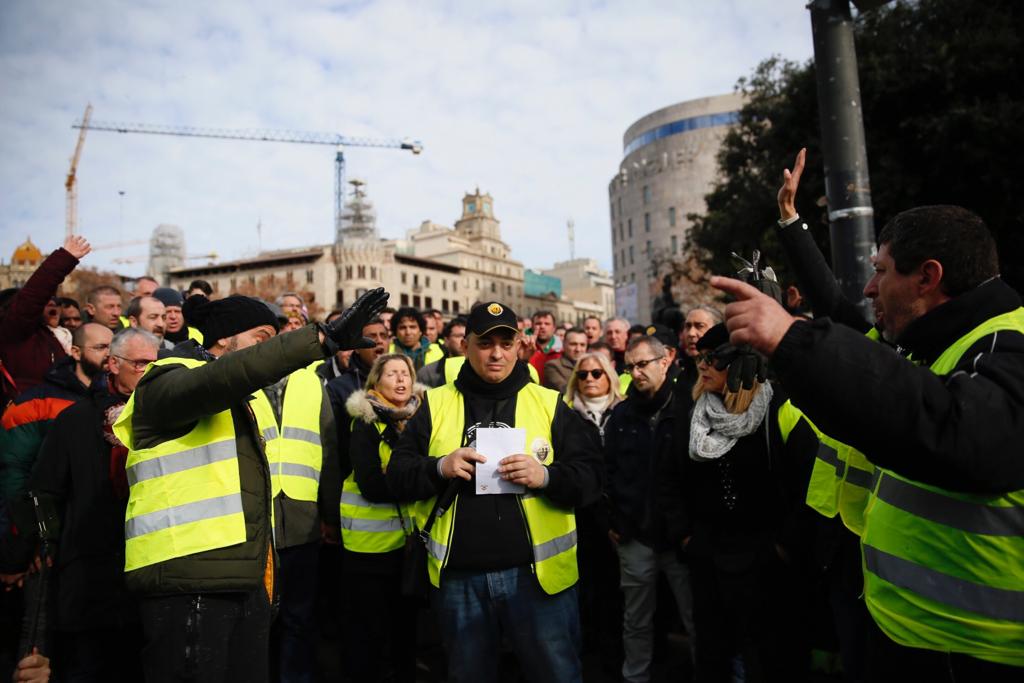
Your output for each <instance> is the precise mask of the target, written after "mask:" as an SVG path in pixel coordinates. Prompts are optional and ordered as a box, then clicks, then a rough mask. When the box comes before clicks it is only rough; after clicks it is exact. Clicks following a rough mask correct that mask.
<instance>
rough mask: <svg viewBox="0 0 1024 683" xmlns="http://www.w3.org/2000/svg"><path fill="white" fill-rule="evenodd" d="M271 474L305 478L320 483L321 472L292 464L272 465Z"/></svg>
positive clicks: (278, 463)
mask: <svg viewBox="0 0 1024 683" xmlns="http://www.w3.org/2000/svg"><path fill="white" fill-rule="evenodd" d="M270 473H271V474H274V475H278V474H284V475H288V476H289V477H305V478H307V479H312V480H313V481H315V482H317V483H320V471H319V470H317V469H316V468H315V467H310V466H309V465H296V464H295V463H291V462H272V463H270Z"/></svg>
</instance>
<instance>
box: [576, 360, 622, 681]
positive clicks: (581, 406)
mask: <svg viewBox="0 0 1024 683" xmlns="http://www.w3.org/2000/svg"><path fill="white" fill-rule="evenodd" d="M565 402H566V403H567V404H569V407H571V408H572V409H573V410H575V411H576V412H577V413H579V415H580V417H582V418H583V421H584V422H585V423H586V424H587V426H588V427H589V428H590V429H592V430H593V431H594V433H596V434H597V436H598V439H599V441H600V443H601V445H602V446H603V445H604V432H605V427H606V426H607V424H608V418H609V417H611V414H612V409H613V408H615V406H617V405H618V404H619V403H621V402H622V393H621V392H620V391H619V377H618V375H617V374H616V373H615V368H614V366H613V365H612V361H611V358H610V357H609V355H608V354H606V353H603V352H600V351H598V352H593V353H584V354H583V355H581V356H580V357H579V358H578V359H577V360H576V365H575V366H574V367H573V371H572V374H571V375H570V376H569V383H568V385H566V388H565ZM608 526H609V523H608V507H607V501H606V500H605V499H604V498H603V497H602V499H601V500H599V501H598V502H596V503H594V504H593V505H588V506H586V507H584V508H579V509H577V510H576V533H577V534H578V545H577V562H578V564H579V568H580V583H579V588H580V624H582V626H583V650H584V653H588V652H595V651H596V652H597V653H599V656H600V659H601V662H602V665H603V666H604V668H605V669H606V671H607V672H608V673H609V674H612V675H615V674H617V673H618V671H619V668H620V667H621V665H622V660H621V654H617V653H619V651H620V650H621V649H622V644H621V642H620V637H621V623H622V614H621V609H620V607H619V572H618V569H619V560H618V557H617V556H616V554H615V549H614V548H613V547H612V545H611V543H610V542H609V540H608V532H607V529H608Z"/></svg>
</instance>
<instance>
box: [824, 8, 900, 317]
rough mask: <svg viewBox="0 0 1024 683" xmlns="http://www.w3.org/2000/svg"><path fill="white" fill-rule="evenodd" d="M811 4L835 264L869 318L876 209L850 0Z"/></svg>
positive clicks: (844, 286)
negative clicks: (866, 288)
mask: <svg viewBox="0 0 1024 683" xmlns="http://www.w3.org/2000/svg"><path fill="white" fill-rule="evenodd" d="M888 1H889V0H854V4H855V5H856V6H857V9H858V10H860V11H867V10H870V9H874V8H875V7H879V6H881V5H884V4H886V2H888ZM807 9H809V10H810V12H811V30H812V31H813V33H814V65H815V72H816V74H817V80H818V111H819V114H820V119H821V141H822V152H823V155H824V159H825V197H826V199H827V200H828V220H829V236H830V238H831V243H832V270H833V272H834V273H835V276H836V280H838V282H839V288H840V289H841V290H842V292H843V294H844V295H845V296H846V298H847V299H849V300H850V301H855V302H858V305H859V307H860V308H861V310H862V311H863V313H864V315H865V316H866V317H867V318H868V319H871V318H872V317H873V313H872V310H871V307H870V305H868V301H867V300H866V299H865V298H864V294H863V292H864V286H865V285H866V284H867V282H868V280H869V279H870V278H871V272H872V267H871V254H872V252H873V250H874V245H875V228H874V209H873V208H872V206H871V183H870V180H869V177H868V155H867V148H866V146H865V142H864V117H863V114H862V110H861V104H860V81H859V78H858V76H857V52H856V49H855V48H854V44H853V18H852V16H851V14H850V1H849V0H811V2H810V3H809V4H808V5H807Z"/></svg>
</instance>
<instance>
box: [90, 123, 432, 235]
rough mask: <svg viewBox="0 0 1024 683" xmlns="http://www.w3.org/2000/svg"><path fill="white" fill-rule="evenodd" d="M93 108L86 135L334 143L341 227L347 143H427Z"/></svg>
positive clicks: (413, 146) (410, 146) (415, 146)
mask: <svg viewBox="0 0 1024 683" xmlns="http://www.w3.org/2000/svg"><path fill="white" fill-rule="evenodd" d="M88 113H89V110H87V111H86V116H85V117H83V118H82V120H81V121H78V122H76V123H75V124H74V125H73V126H72V128H79V129H81V131H82V135H83V137H84V135H85V131H86V130H100V131H109V132H114V133H144V134H147V135H173V136H178V137H192V138H215V139H220V140H249V141H256V142H291V143H297V144H304V145H331V146H333V147H335V149H336V151H335V155H334V229H335V231H337V230H338V229H339V228H340V227H341V213H342V209H343V208H344V202H345V153H344V148H345V147H379V148H384V149H405V150H409V151H410V152H412V153H413V154H419V153H420V152H422V151H423V143H421V142H420V141H419V140H413V139H411V138H401V139H399V138H367V137H349V136H347V135H341V134H339V133H311V132H303V131H287V130H266V129H231V128H198V127H195V126H169V125H159V124H149V123H115V122H110V121H93V122H91V123H90V122H89V120H88Z"/></svg>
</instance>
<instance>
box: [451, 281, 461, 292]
mask: <svg viewBox="0 0 1024 683" xmlns="http://www.w3.org/2000/svg"><path fill="white" fill-rule="evenodd" d="M452 291H453V292H457V291H459V283H458V281H456V280H452Z"/></svg>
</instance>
